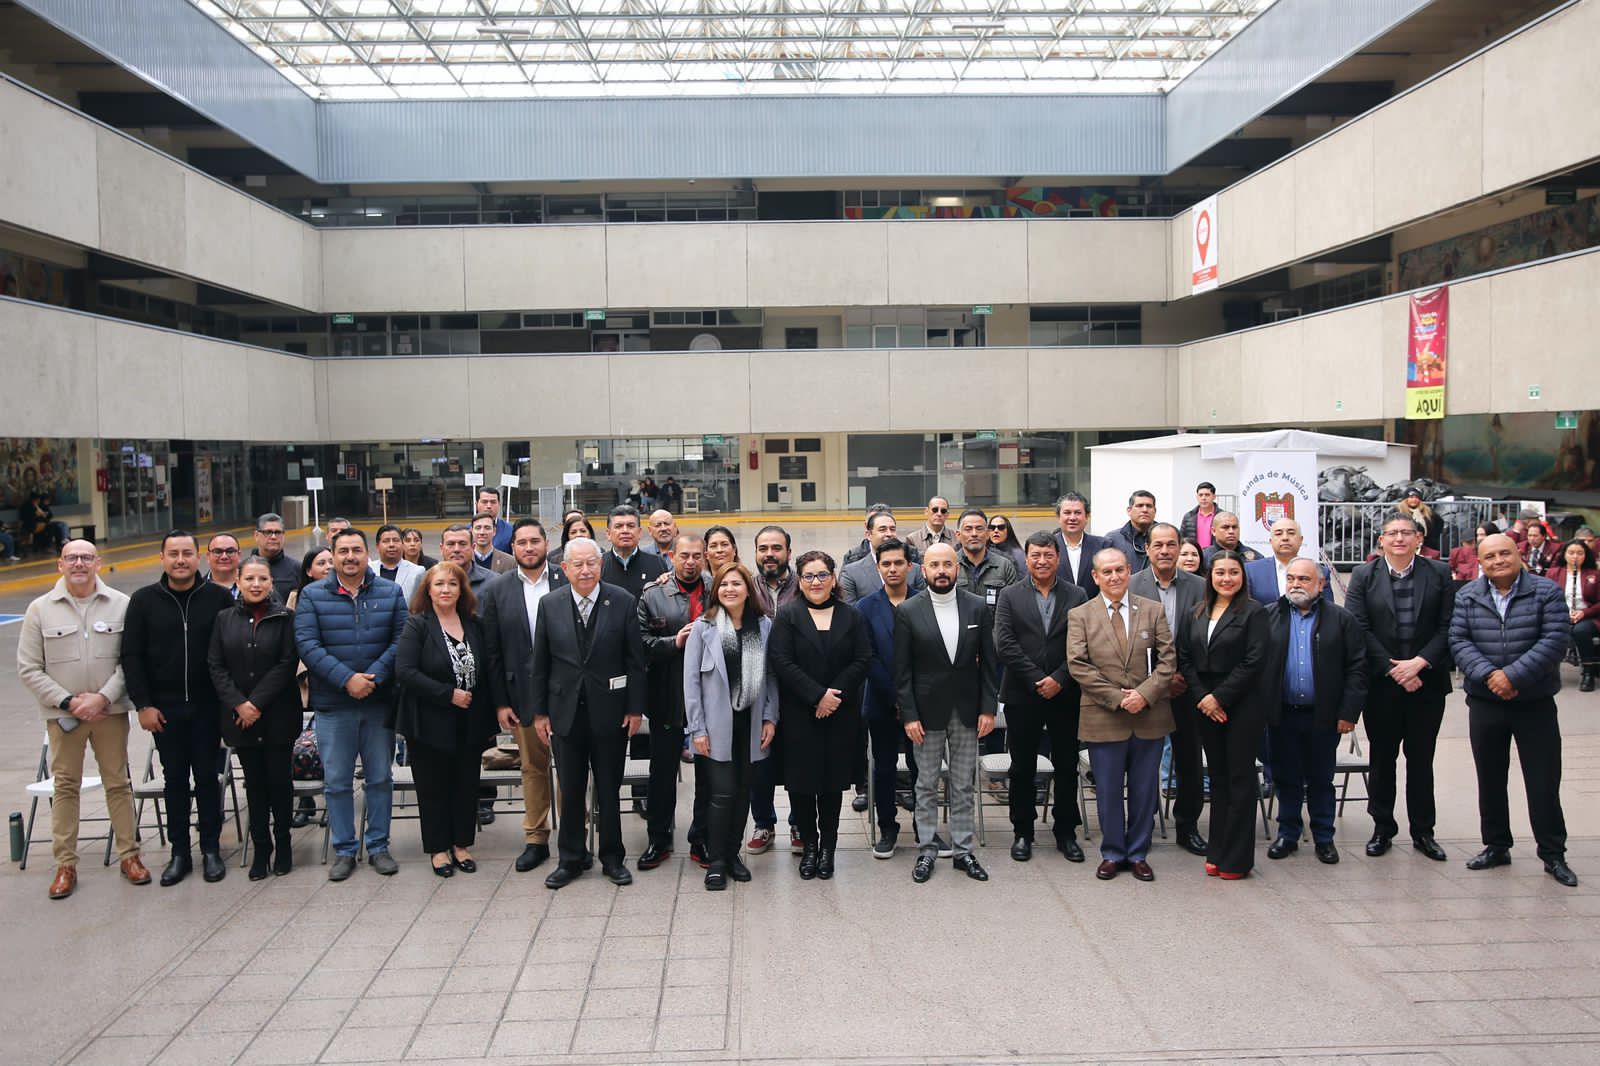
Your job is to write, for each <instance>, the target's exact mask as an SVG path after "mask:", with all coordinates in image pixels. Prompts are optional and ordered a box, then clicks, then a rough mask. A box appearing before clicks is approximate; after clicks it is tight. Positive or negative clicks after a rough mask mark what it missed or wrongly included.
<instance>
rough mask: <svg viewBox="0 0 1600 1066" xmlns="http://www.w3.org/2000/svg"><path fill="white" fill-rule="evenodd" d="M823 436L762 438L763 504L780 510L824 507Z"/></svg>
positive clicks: (812, 509) (811, 509) (809, 509)
mask: <svg viewBox="0 0 1600 1066" xmlns="http://www.w3.org/2000/svg"><path fill="white" fill-rule="evenodd" d="M824 469H825V467H824V464H823V454H822V438H821V437H763V438H762V439H761V481H762V485H763V488H764V490H765V491H764V493H763V500H762V504H761V506H764V507H766V508H768V509H770V510H779V511H819V510H821V509H822V501H823V492H822V489H823V481H824V478H825V474H824Z"/></svg>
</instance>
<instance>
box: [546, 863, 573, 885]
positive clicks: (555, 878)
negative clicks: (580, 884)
mask: <svg viewBox="0 0 1600 1066" xmlns="http://www.w3.org/2000/svg"><path fill="white" fill-rule="evenodd" d="M582 872H583V871H581V870H574V869H573V868H572V867H570V866H557V867H556V868H555V869H554V870H551V871H550V876H549V877H546V878H545V879H544V887H545V888H566V887H567V886H568V885H570V884H572V882H574V881H576V880H577V879H578V874H580V873H582Z"/></svg>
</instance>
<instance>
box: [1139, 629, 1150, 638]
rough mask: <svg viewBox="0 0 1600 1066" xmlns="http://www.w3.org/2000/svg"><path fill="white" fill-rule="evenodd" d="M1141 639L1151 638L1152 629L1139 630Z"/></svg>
mask: <svg viewBox="0 0 1600 1066" xmlns="http://www.w3.org/2000/svg"><path fill="white" fill-rule="evenodd" d="M1139 639H1140V640H1149V639H1150V631H1149V630H1148V629H1141V630H1139Z"/></svg>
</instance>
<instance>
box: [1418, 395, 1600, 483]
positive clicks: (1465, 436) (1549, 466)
mask: <svg viewBox="0 0 1600 1066" xmlns="http://www.w3.org/2000/svg"><path fill="white" fill-rule="evenodd" d="M1396 428H1397V432H1398V433H1399V436H1397V437H1396V439H1397V440H1399V441H1400V442H1401V443H1405V444H1414V445H1416V446H1417V452H1416V455H1415V457H1414V458H1413V460H1412V470H1413V473H1415V474H1416V475H1418V476H1420V477H1431V478H1434V479H1435V480H1439V481H1445V482H1449V483H1450V484H1452V485H1464V486H1471V487H1474V488H1475V489H1476V488H1478V487H1492V488H1507V489H1543V490H1547V491H1557V492H1559V491H1563V490H1565V491H1573V492H1581V491H1588V490H1593V489H1596V488H1600V411H1580V412H1579V413H1578V428H1577V429H1556V428H1555V416H1554V415H1553V414H1551V413H1550V412H1548V411H1541V412H1528V413H1522V414H1509V415H1450V416H1449V417H1448V418H1446V419H1445V420H1444V421H1443V422H1433V423H1417V422H1401V423H1399V424H1398V425H1397V427H1396Z"/></svg>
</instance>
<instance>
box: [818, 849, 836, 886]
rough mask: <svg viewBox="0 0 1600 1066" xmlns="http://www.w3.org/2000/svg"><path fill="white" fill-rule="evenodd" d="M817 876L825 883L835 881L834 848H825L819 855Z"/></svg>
mask: <svg viewBox="0 0 1600 1066" xmlns="http://www.w3.org/2000/svg"><path fill="white" fill-rule="evenodd" d="M817 876H818V877H820V878H821V879H822V880H824V881H831V880H833V849H832V848H823V849H822V850H821V851H819V852H818V853H817Z"/></svg>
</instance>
